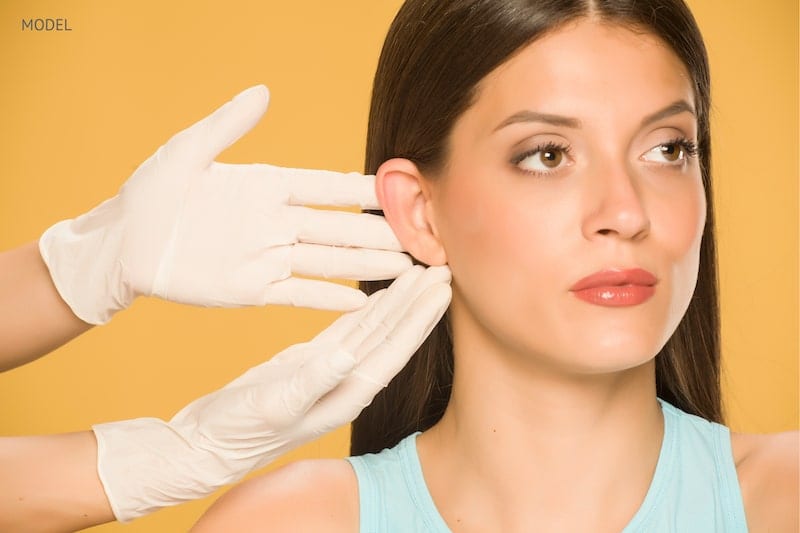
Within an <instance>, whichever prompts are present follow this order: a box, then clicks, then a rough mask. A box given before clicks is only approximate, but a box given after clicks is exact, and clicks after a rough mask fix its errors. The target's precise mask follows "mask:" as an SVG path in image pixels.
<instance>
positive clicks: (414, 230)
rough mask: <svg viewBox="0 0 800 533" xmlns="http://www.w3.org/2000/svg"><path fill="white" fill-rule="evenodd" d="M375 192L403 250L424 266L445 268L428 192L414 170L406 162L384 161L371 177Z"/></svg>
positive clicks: (401, 160) (428, 189)
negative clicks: (373, 176)
mask: <svg viewBox="0 0 800 533" xmlns="http://www.w3.org/2000/svg"><path fill="white" fill-rule="evenodd" d="M375 192H376V194H377V196H378V202H380V204H381V207H382V208H383V214H384V216H385V217H386V221H387V222H388V223H389V226H391V228H392V230H393V231H394V234H395V235H397V239H398V240H399V241H400V244H402V245H403V248H405V249H406V250H407V251H408V252H409V253H410V254H411V255H412V256H414V258H415V259H417V260H418V261H421V262H423V263H425V264H427V265H430V266H435V265H444V264H446V263H447V255H446V254H445V251H444V248H443V247H442V243H441V241H440V240H439V233H438V232H437V230H436V225H435V223H434V221H433V213H434V211H433V205H432V203H431V198H430V188H429V186H428V183H426V182H425V178H424V177H423V176H422V174H421V173H420V171H419V169H418V168H417V166H416V165H415V164H414V163H412V162H411V161H409V160H408V159H399V158H397V159H390V160H388V161H386V162H385V163H383V164H382V165H381V166H380V168H379V169H378V172H377V173H376V174H375Z"/></svg>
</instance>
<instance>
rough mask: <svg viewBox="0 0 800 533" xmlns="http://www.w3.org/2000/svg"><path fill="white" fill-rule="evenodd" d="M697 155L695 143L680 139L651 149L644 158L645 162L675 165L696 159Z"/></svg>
mask: <svg viewBox="0 0 800 533" xmlns="http://www.w3.org/2000/svg"><path fill="white" fill-rule="evenodd" d="M696 154H697V148H696V147H695V144H694V142H692V141H688V140H686V139H679V140H674V141H670V142H667V143H664V144H659V145H658V146H655V147H653V148H651V149H650V150H648V151H647V152H645V153H644V155H643V156H642V158H643V159H644V160H645V161H654V162H657V163H675V162H678V161H684V160H686V159H689V158H690V157H694V156H695V155H696Z"/></svg>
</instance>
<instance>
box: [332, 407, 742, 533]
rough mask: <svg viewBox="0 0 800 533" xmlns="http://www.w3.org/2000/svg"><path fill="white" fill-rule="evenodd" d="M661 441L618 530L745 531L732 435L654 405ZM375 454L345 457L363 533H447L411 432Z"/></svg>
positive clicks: (677, 532) (651, 532) (652, 532)
mask: <svg viewBox="0 0 800 533" xmlns="http://www.w3.org/2000/svg"><path fill="white" fill-rule="evenodd" d="M659 401H660V402H661V410H662V412H663V413H664V440H663V442H662V444H661V452H660V454H659V457H658V463H657V465H656V471H655V474H654V476H653V480H652V482H651V483H650V488H649V489H648V491H647V495H646V496H645V498H644V501H643V502H642V505H641V506H640V508H639V510H638V511H637V512H636V515H634V517H633V518H632V519H631V521H630V522H629V523H628V525H627V526H626V527H625V528H624V529H623V533H640V532H647V533H661V532H664V533H667V532H669V533H713V532H719V533H740V532H747V523H746V521H745V516H744V505H743V503H742V495H741V492H740V490H739V481H738V478H737V476H736V465H735V464H734V461H733V454H732V452H731V440H730V432H729V431H728V428H726V427H725V426H722V425H720V424H715V423H713V422H709V421H707V420H704V419H702V418H700V417H697V416H694V415H690V414H687V413H685V412H683V411H681V410H680V409H678V408H676V407H674V406H673V405H671V404H669V403H667V402H665V401H663V400H659ZM418 434H419V433H414V434H412V435H409V436H408V437H406V438H405V439H403V440H402V441H400V443H399V444H398V445H397V446H395V447H394V448H391V449H386V450H383V451H382V452H380V453H378V454H367V455H363V456H359V457H350V458H348V461H349V462H350V464H351V465H352V467H353V470H355V473H356V477H357V478H358V494H359V505H360V511H359V517H360V531H361V532H362V533H384V532H392V533H394V532H402V533H406V532H408V533H412V532H421V533H422V532H424V533H450V529H449V528H448V527H447V524H446V523H445V521H444V519H443V518H442V516H441V515H440V514H439V511H437V509H436V505H435V504H434V502H433V498H432V497H431V494H430V492H428V487H427V486H426V485H425V479H424V477H423V475H422V467H421V466H420V462H419V456H418V455H417V444H416V442H417V435H418Z"/></svg>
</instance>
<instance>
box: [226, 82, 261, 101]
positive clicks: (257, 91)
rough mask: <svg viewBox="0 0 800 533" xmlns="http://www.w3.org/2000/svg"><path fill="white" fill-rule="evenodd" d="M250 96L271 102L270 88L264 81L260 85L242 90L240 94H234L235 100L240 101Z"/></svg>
mask: <svg viewBox="0 0 800 533" xmlns="http://www.w3.org/2000/svg"><path fill="white" fill-rule="evenodd" d="M248 98H253V99H254V100H256V99H260V100H263V101H264V102H265V104H266V103H269V89H268V88H267V86H266V85H264V84H263V83H262V84H259V85H253V86H252V87H249V88H247V89H245V90H244V91H242V92H240V93H239V94H237V95H236V96H234V97H233V101H234V102H238V101H240V100H245V99H248Z"/></svg>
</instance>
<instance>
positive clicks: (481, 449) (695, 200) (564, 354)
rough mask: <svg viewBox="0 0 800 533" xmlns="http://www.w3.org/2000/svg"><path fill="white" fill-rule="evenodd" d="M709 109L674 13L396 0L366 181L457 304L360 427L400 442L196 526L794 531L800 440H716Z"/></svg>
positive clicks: (372, 448) (372, 443) (695, 53)
mask: <svg viewBox="0 0 800 533" xmlns="http://www.w3.org/2000/svg"><path fill="white" fill-rule="evenodd" d="M709 106H710V103H709V75H708V66H707V58H706V54H705V49H704V46H703V42H702V39H701V37H700V34H699V31H698V29H697V27H696V24H695V22H694V20H693V18H692V16H691V14H690V13H689V11H688V9H687V8H686V6H685V5H683V3H682V2H680V1H679V0H658V1H651V2H635V1H615V2H599V1H598V2H586V1H578V0H575V1H569V0H563V1H558V2H554V1H538V2H534V1H528V2H521V1H512V0H508V1H497V0H452V1H441V0H440V1H437V2H430V1H426V0H409V1H408V2H406V4H405V5H404V6H403V8H401V10H400V13H399V14H398V16H397V18H396V19H395V22H394V23H393V25H392V28H391V29H390V31H389V35H388V36H387V39H386V43H385V46H384V50H383V53H382V56H381V60H380V63H379V66H378V72H377V75H376V79H375V87H374V93H373V102H372V110H371V114H370V129H369V136H368V142H367V165H366V167H367V171H368V172H370V171H377V183H376V188H377V192H378V197H379V200H380V203H381V205H382V207H383V209H384V213H385V215H386V218H387V220H388V222H389V224H390V225H391V226H392V228H393V230H394V231H395V233H396V235H397V236H398V238H399V240H400V242H401V243H402V244H403V246H404V248H405V249H407V250H408V251H409V252H411V254H412V255H414V257H415V258H416V259H418V260H419V261H421V262H423V263H427V264H430V265H440V264H445V263H447V264H448V265H449V267H450V268H451V270H452V273H453V301H452V304H451V308H450V311H449V313H448V316H447V317H446V318H445V319H444V320H443V321H442V322H441V323H440V324H439V325H438V326H437V328H436V329H435V330H434V332H433V334H432V336H431V338H430V339H428V341H427V342H426V344H425V345H423V347H422V348H421V349H420V351H419V352H418V353H417V356H416V357H415V358H414V359H412V363H411V365H410V366H409V367H407V368H406V369H404V371H403V372H402V373H401V374H400V375H399V376H398V378H397V379H395V380H394V381H393V382H392V383H391V385H390V386H389V387H388V388H387V389H386V390H385V391H384V392H383V393H382V394H381V395H379V396H378V397H377V398H376V399H375V401H374V403H373V404H372V405H371V406H370V407H369V408H368V409H366V410H365V411H364V412H363V413H362V415H361V416H360V417H359V419H357V420H356V422H355V423H354V426H353V437H352V450H351V451H352V452H353V453H354V454H363V453H370V452H378V451H380V450H381V449H382V448H384V447H391V446H396V447H395V448H392V449H391V450H388V451H385V452H382V453H381V454H379V455H366V456H364V457H356V458H351V459H350V463H351V465H352V468H351V465H348V464H347V463H346V462H343V461H321V462H310V463H301V464H299V465H293V466H290V467H287V468H285V469H283V470H280V471H277V472H275V473H272V474H270V475H268V476H265V477H264V478H261V479H258V480H254V481H252V482H250V483H248V484H246V485H243V486H242V487H240V488H238V489H236V490H234V491H232V492H231V493H230V494H229V495H227V496H226V497H225V498H223V499H221V500H220V502H218V503H217V504H216V506H215V507H213V508H212V509H211V510H210V511H209V512H208V514H207V515H206V516H205V517H204V518H203V519H201V521H200V523H199V524H198V528H197V529H198V530H199V531H204V530H212V529H215V526H216V527H219V528H222V527H225V528H228V529H231V528H232V529H236V530H240V529H242V530H244V529H257V527H258V525H259V524H261V523H264V522H263V521H262V520H263V519H262V517H263V516H270V517H271V522H270V527H271V530H276V529H277V530H281V529H280V527H279V525H278V524H276V522H275V520H274V516H275V515H276V512H277V510H278V509H283V512H284V517H285V522H284V525H285V528H284V529H286V530H292V531H296V530H313V531H317V530H320V531H338V530H341V531H354V530H356V529H358V528H359V527H360V528H361V530H362V531H383V530H389V531H448V530H452V531H621V530H625V531H681V532H684V531H745V530H747V528H748V527H749V528H750V529H752V530H774V531H783V530H789V531H791V530H793V528H796V524H797V505H796V502H797V487H796V486H795V485H794V483H795V481H794V480H795V479H796V475H797V470H798V464H797V458H796V450H797V434H794V433H792V434H782V435H774V436H754V435H739V434H730V432H729V431H728V430H727V428H725V427H724V426H722V425H720V423H721V422H723V414H722V406H721V401H720V392H719V356H718V333H717V331H718V319H717V300H716V274H715V268H716V266H715V250H714V226H713V209H712V204H711V199H712V194H711V181H710V177H711V175H710V132H709V122H708V118H709V117H708V112H709ZM379 165H380V166H379ZM657 397H660V398H661V401H659V400H658V399H657ZM420 430H422V431H424V433H422V434H421V435H419V436H417V434H416V432H417V431H420ZM401 439H402V440H401ZM398 443H399V444H398ZM287 487H289V488H288V490H287Z"/></svg>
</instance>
